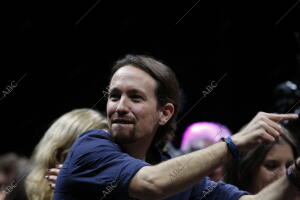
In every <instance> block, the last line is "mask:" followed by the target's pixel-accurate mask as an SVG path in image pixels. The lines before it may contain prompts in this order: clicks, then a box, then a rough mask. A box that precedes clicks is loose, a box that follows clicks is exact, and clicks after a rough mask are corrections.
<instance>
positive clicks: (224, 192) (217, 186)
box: [191, 177, 249, 200]
mask: <svg viewBox="0 0 300 200" xmlns="http://www.w3.org/2000/svg"><path fill="white" fill-rule="evenodd" d="M243 195H249V193H248V192H245V191H242V190H239V189H238V188H237V187H235V186H233V185H230V184H226V183H224V182H222V181H220V182H214V181H211V180H210V179H209V178H208V177H206V178H204V179H202V180H201V181H200V182H199V183H198V184H196V185H195V186H194V187H193V190H192V195H191V197H192V198H191V199H192V200H224V199H226V200H238V199H239V198H240V197H241V196H243Z"/></svg>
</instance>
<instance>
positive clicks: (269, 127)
mask: <svg viewBox="0 0 300 200" xmlns="http://www.w3.org/2000/svg"><path fill="white" fill-rule="evenodd" d="M297 118H298V115H297V114H274V113H265V112H259V113H258V114H257V115H256V116H255V117H254V118H253V119H252V120H251V121H250V122H249V123H248V124H247V125H246V126H245V127H244V128H243V129H242V130H241V131H240V132H238V133H237V134H235V135H234V136H232V140H233V141H234V143H235V144H236V145H237V146H238V147H239V149H240V150H241V151H246V150H249V149H251V148H254V147H256V146H258V145H260V144H270V143H273V142H275V141H276V140H277V139H278V138H279V137H280V136H281V135H283V134H285V131H284V129H283V128H282V127H281V125H280V124H279V122H281V121H284V120H295V119H297Z"/></svg>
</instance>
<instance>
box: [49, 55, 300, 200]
mask: <svg viewBox="0 0 300 200" xmlns="http://www.w3.org/2000/svg"><path fill="white" fill-rule="evenodd" d="M179 105H180V103H179V85H178V82H177V79H176V76H175V74H174V73H173V71H172V70H171V69H170V68H169V67H167V66H166V65H164V64H163V63H162V62H159V61H158V60H156V59H154V58H151V57H149V56H140V55H128V56H126V57H125V58H123V59H121V60H119V61H117V62H116V64H115V65H114V67H113V68H112V76H111V79H110V84H109V95H108V101H107V117H108V122H109V129H110V133H108V132H104V131H101V130H92V131H89V132H86V133H84V134H83V135H82V137H80V138H79V139H78V140H77V142H76V143H75V144H74V145H73V147H72V148H71V150H70V152H69V153H68V156H67V158H66V161H65V163H64V165H63V167H62V169H61V172H60V173H59V176H58V179H57V183H56V189H55V195H54V199H55V200H59V199H64V200H69V199H70V200H71V199H72V200H74V199H132V198H134V199H166V198H168V199H172V200H179V199H180V200H182V199H184V200H185V199H198V200H200V199H204V198H205V199H222V200H224V199H225V200H227V199H228V200H232V199H240V200H250V199H265V200H266V199H267V200H269V199H270V200H271V199H278V200H279V199H289V197H294V196H295V195H296V192H297V190H296V187H295V186H294V183H295V181H294V180H298V181H299V180H300V179H299V177H300V170H297V169H296V167H295V166H296V165H293V167H292V168H291V170H292V173H290V174H289V178H291V179H290V180H291V181H289V180H288V177H287V176H284V177H283V178H281V179H279V180H278V181H277V182H275V183H274V184H272V185H271V186H270V187H268V188H267V189H265V190H263V191H261V192H260V193H258V194H256V195H248V193H247V192H244V191H240V190H239V189H237V188H236V187H234V186H232V185H227V184H224V183H221V182H219V183H216V182H213V181H211V180H209V179H208V178H206V176H207V175H208V174H210V173H211V172H212V171H213V170H215V169H216V168H218V167H219V166H220V165H222V164H224V163H225V162H228V161H229V160H230V159H232V158H233V159H234V160H236V161H238V159H239V151H247V150H249V149H251V148H253V147H256V146H258V145H261V144H265V143H272V142H275V141H276V139H277V138H279V137H280V135H282V134H284V132H283V131H282V129H281V127H280V126H279V125H278V123H277V122H279V121H282V120H292V119H296V118H297V117H298V116H297V115H294V114H269V113H263V112H260V113H258V114H257V115H256V116H255V117H254V119H253V120H252V121H251V122H250V123H249V124H248V125H247V126H245V128H244V129H242V130H241V131H240V132H239V133H237V134H235V135H234V136H232V137H231V138H230V137H229V138H226V139H224V142H223V141H221V142H218V143H216V144H214V145H211V146H209V147H208V148H205V149H202V150H198V151H195V152H192V153H189V154H186V155H182V156H179V157H176V158H172V159H168V157H167V155H165V154H163V153H162V152H161V147H162V146H163V145H164V144H165V142H166V141H167V140H168V139H170V137H172V135H173V134H174V131H175V129H176V116H177V112H178V108H179ZM298 164H300V159H298ZM297 177H298V178H297ZM295 184H297V183H295ZM270 191H271V192H270Z"/></svg>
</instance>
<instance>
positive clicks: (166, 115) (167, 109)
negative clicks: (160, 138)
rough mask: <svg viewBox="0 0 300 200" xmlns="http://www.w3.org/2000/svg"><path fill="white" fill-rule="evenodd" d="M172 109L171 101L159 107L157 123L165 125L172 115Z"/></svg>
mask: <svg viewBox="0 0 300 200" xmlns="http://www.w3.org/2000/svg"><path fill="white" fill-rule="evenodd" d="M174 110H175V108H174V105H173V104H172V103H167V104H165V105H164V106H163V107H161V108H160V113H159V121H158V123H159V125H161V126H163V125H165V124H166V123H167V122H168V121H169V120H170V119H171V117H172V116H173V114H174Z"/></svg>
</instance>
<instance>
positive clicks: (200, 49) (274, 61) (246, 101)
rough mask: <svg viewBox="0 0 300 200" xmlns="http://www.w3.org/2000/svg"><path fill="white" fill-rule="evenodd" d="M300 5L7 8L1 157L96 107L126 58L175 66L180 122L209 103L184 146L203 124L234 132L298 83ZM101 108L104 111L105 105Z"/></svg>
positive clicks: (29, 4)
mask: <svg viewBox="0 0 300 200" xmlns="http://www.w3.org/2000/svg"><path fill="white" fill-rule="evenodd" d="M296 2H297V1H295V0H293V1H291V0H288V1H276V2H271V1H267V2H265V1H264V2H263V3H262V2H253V1H252V2H233V1H228V2H227V1H208V0H201V1H199V2H198V3H197V1H178V2H175V1H169V0H167V1H115V0H111V1H107V0H101V1H98V2H97V1H92V0H85V1H83V0H81V1H61V2H55V1H48V2H47V1H19V2H18V1H17V2H16V1H14V2H9V5H5V6H2V9H3V10H4V12H3V13H4V15H5V16H4V17H3V18H2V20H3V23H2V25H1V27H2V36H1V44H2V45H1V52H2V53H1V55H2V56H1V57H2V58H1V73H0V90H1V95H2V99H1V101H0V116H1V121H2V122H1V151H0V153H5V152H9V151H14V152H17V153H19V154H24V155H27V156H29V155H30V154H31V152H32V150H33V148H34V146H35V145H36V144H37V143H38V141H39V140H40V138H41V136H42V135H43V134H44V132H45V131H46V130H47V128H48V127H49V125H50V124H51V123H52V122H53V120H54V119H55V118H57V117H59V116H60V115H61V114H63V113H65V112H68V111H70V110H71V109H74V108H82V107H88V108H90V107H92V106H93V105H94V104H95V103H96V102H97V101H98V100H99V99H101V98H102V96H103V91H104V90H105V88H106V86H107V84H108V75H109V70H110V67H111V66H112V64H113V62H114V61H115V60H117V59H118V58H120V57H122V56H124V55H125V54H127V53H137V54H149V55H152V56H154V57H156V58H158V59H161V60H163V61H164V62H165V63H166V64H167V65H169V66H170V67H171V68H172V69H174V71H175V72H176V74H177V76H178V79H179V81H180V84H181V88H182V91H183V94H184V104H183V108H182V111H181V113H180V116H179V118H181V117H182V116H184V115H185V114H186V113H187V112H188V111H189V109H190V108H192V107H193V105H194V104H195V103H196V102H197V101H199V99H201V98H202V100H201V101H200V102H199V103H198V104H197V105H196V106H195V107H193V109H192V110H191V111H190V112H188V114H187V115H185V117H184V118H183V119H182V120H181V121H180V123H179V127H178V132H177V136H178V137H177V138H176V140H175V141H174V144H175V145H176V146H178V144H179V141H180V137H181V133H182V132H183V131H184V129H185V127H186V126H187V125H188V124H190V123H192V122H195V121H217V122H220V123H223V124H225V125H227V126H228V127H229V128H230V129H231V130H232V131H233V132H236V131H237V130H238V129H239V128H240V127H241V126H242V125H244V124H245V123H246V122H247V121H249V120H250V119H251V118H252V117H253V116H254V115H255V114H256V113H257V112H258V111H260V110H263V111H271V106H272V104H273V102H274V99H273V97H272V89H273V88H274V87H275V85H277V84H278V83H280V82H282V81H285V80H288V79H291V80H297V79H299V77H300V67H299V64H298V63H297V59H296V55H297V54H299V44H297V42H299V41H297V39H296V38H297V34H299V32H297V31H299V26H298V25H299V20H298V19H299V11H300V9H299V5H297V6H295V7H294V8H293V9H292V10H291V11H290V12H289V13H288V14H287V15H286V16H285V13H287V11H288V10H289V9H290V8H292V6H293V5H294V4H295V3H296ZM283 16H285V17H284V18H283V19H282V20H280V19H281V18H282V17H283ZM279 20H280V21H279ZM278 22H279V23H278ZM223 76H224V78H223V79H222V81H220V82H219V84H218V86H217V87H216V88H214V90H213V91H211V92H210V93H209V95H207V96H206V97H205V98H203V91H206V87H207V86H208V85H210V83H211V82H212V81H218V80H219V79H220V78H221V77H223ZM21 77H23V79H22V80H21V81H20V82H18V84H17V87H14V88H13V89H12V90H11V91H9V92H8V89H7V87H8V86H9V85H11V83H12V82H13V81H14V82H13V83H15V82H17V81H18V80H20V78H21ZM4 91H5V92H6V93H9V94H7V95H4ZM95 108H96V109H99V110H101V111H104V110H105V100H104V99H102V100H101V101H100V102H99V103H98V104H97V105H96V106H95Z"/></svg>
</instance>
